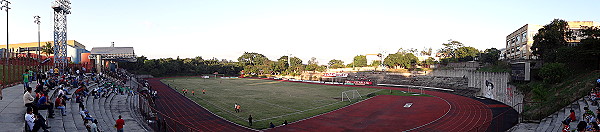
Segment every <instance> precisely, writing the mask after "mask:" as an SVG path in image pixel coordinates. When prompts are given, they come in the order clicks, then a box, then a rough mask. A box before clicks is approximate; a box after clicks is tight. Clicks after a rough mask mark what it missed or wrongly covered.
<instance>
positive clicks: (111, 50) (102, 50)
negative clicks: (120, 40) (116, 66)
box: [91, 47, 135, 55]
mask: <svg viewBox="0 0 600 132" xmlns="http://www.w3.org/2000/svg"><path fill="white" fill-rule="evenodd" d="M91 54H96V55H98V54H100V55H103V54H132V55H133V54H135V53H134V52H133V47H94V48H92V52H91Z"/></svg>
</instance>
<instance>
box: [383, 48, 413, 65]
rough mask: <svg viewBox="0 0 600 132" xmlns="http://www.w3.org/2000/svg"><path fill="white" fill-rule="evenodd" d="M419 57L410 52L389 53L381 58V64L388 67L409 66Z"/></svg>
mask: <svg viewBox="0 0 600 132" xmlns="http://www.w3.org/2000/svg"><path fill="white" fill-rule="evenodd" d="M417 61H419V59H418V58H417V57H416V56H415V55H413V54H412V53H401V52H399V53H395V54H389V55H388V56H387V57H385V59H384V60H383V64H384V65H386V66H388V67H402V68H411V67H412V65H413V64H416V63H417Z"/></svg>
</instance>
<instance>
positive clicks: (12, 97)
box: [0, 84, 35, 132]
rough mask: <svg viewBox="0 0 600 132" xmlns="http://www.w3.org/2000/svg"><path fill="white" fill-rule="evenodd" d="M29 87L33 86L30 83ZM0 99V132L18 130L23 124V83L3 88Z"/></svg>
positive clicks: (14, 131) (16, 131) (33, 85)
mask: <svg viewBox="0 0 600 132" xmlns="http://www.w3.org/2000/svg"><path fill="white" fill-rule="evenodd" d="M31 87H35V84H32V85H31ZM2 96H4V99H3V100H0V132H20V131H23V128H24V126H25V110H26V108H25V106H24V105H23V84H19V85H15V86H12V87H8V88H5V89H4V90H3V91H2Z"/></svg>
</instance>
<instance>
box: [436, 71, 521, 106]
mask: <svg viewBox="0 0 600 132" xmlns="http://www.w3.org/2000/svg"><path fill="white" fill-rule="evenodd" d="M430 76H434V77H466V78H467V79H468V87H469V88H476V89H480V90H479V91H480V92H479V93H476V96H482V97H486V98H490V99H493V100H497V101H500V102H502V103H504V104H506V105H509V106H511V107H513V108H514V109H515V110H517V112H519V113H520V112H522V110H523V108H522V103H523V97H524V96H523V94H522V93H520V92H519V91H517V89H516V87H515V86H512V85H509V84H508V82H510V73H495V72H477V71H468V70H435V71H433V72H432V74H430Z"/></svg>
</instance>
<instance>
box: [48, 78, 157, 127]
mask: <svg viewBox="0 0 600 132" xmlns="http://www.w3.org/2000/svg"><path fill="white" fill-rule="evenodd" d="M96 87H97V85H96V84H93V85H90V86H89V88H90V89H93V88H96ZM73 91H75V89H72V90H71V91H70V92H71V93H72V92H73ZM55 98H56V97H54V99H55ZM133 99H134V96H128V95H117V94H116V93H112V92H111V93H110V94H109V96H108V97H99V98H98V99H95V98H94V97H93V96H88V97H87V98H85V99H84V102H83V103H84V104H85V108H86V110H88V112H89V114H90V115H91V116H92V117H93V118H94V119H96V120H98V124H97V125H98V128H99V129H100V130H101V131H105V132H112V131H116V129H115V128H114V124H115V120H116V119H118V116H119V114H121V116H122V117H123V119H124V120H125V124H126V125H125V127H124V129H125V131H147V130H146V129H145V128H144V127H143V124H141V122H138V121H136V120H135V118H134V116H133V115H134V114H132V113H136V112H134V111H133V110H135V109H132V108H130V103H132V102H133ZM135 99H137V98H135ZM79 112H80V110H79V104H78V103H76V102H75V99H72V100H71V101H67V113H66V116H61V115H60V110H59V109H55V118H54V119H48V121H49V126H51V127H52V128H51V129H50V131H61V132H62V131H64V132H72V131H87V130H86V128H85V125H84V121H83V119H82V118H81V115H80V113H79Z"/></svg>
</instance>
